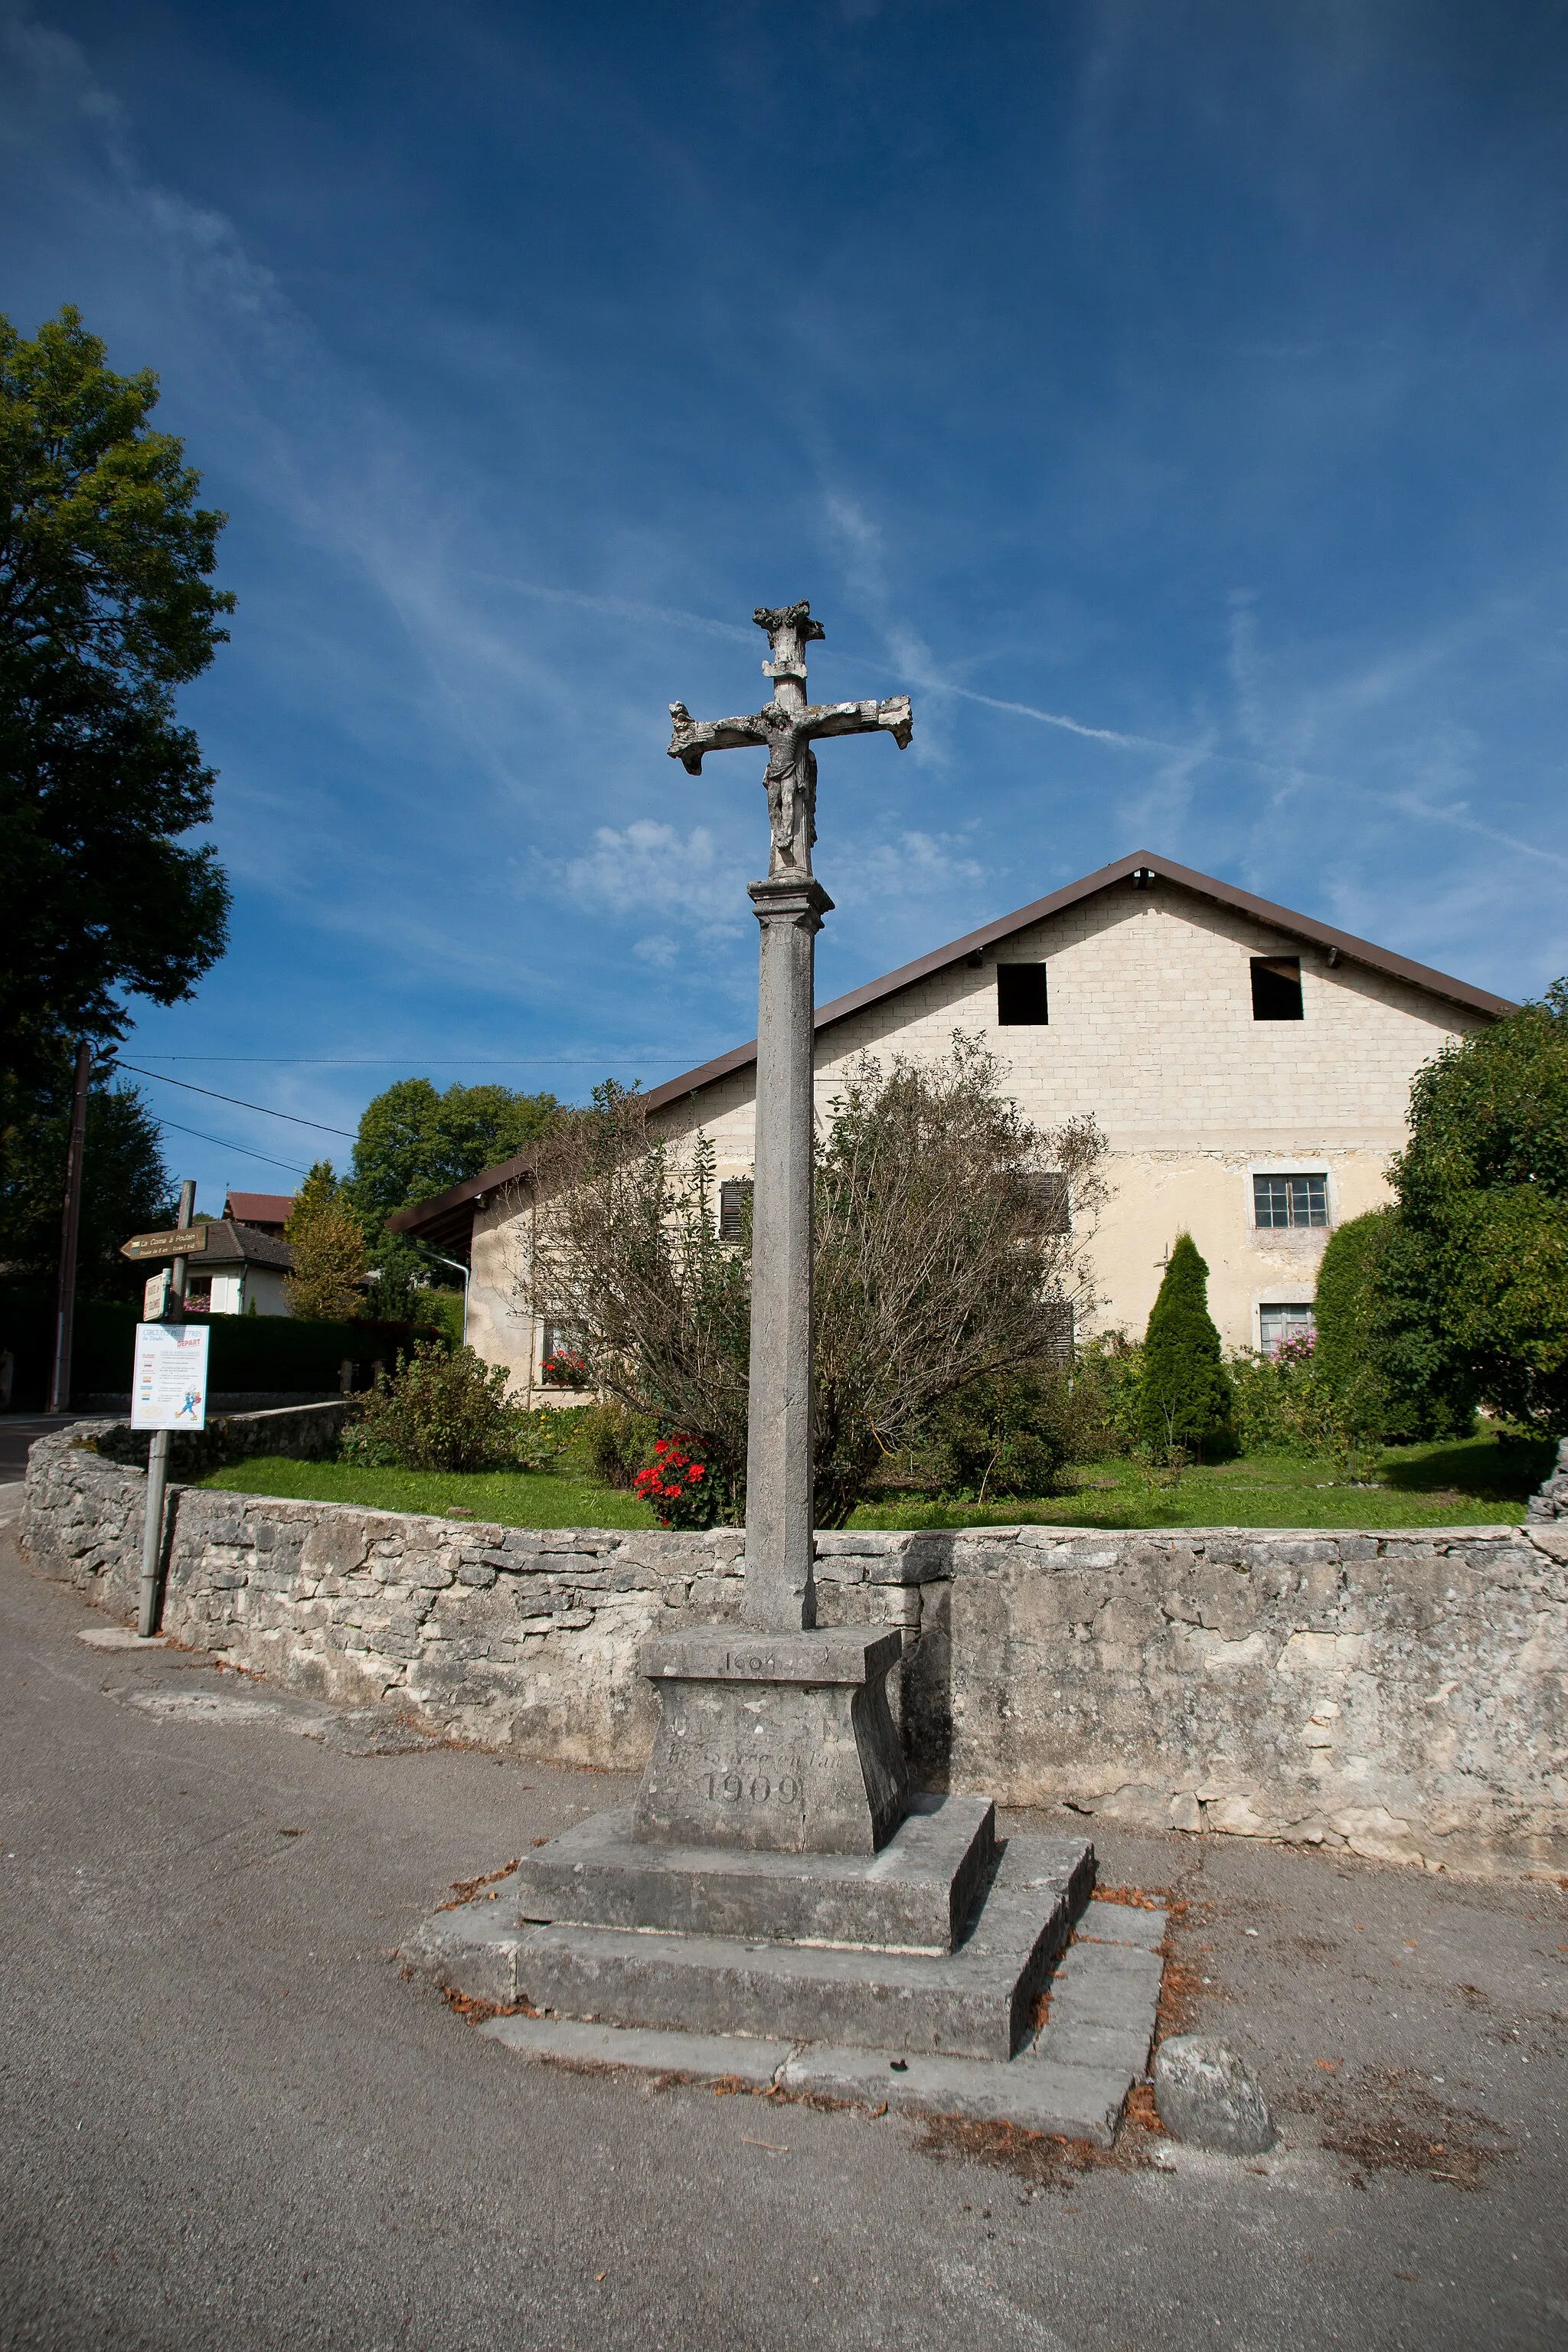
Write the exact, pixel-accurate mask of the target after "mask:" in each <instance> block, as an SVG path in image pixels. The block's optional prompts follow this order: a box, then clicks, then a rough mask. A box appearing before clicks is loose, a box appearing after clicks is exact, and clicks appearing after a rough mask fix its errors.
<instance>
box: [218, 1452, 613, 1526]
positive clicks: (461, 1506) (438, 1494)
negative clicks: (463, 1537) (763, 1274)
mask: <svg viewBox="0 0 1568 2352" xmlns="http://www.w3.org/2000/svg"><path fill="white" fill-rule="evenodd" d="M201 1484H202V1485H203V1486H221V1487H223V1488H224V1489H225V1490H226V1492H227V1493H229V1494H231V1495H287V1496H290V1497H292V1498H293V1499H294V1500H295V1501H297V1502H307V1503H363V1504H366V1505H368V1506H369V1507H370V1508H371V1509H373V1510H377V1511H428V1512H431V1513H432V1514H433V1515H434V1516H435V1517H437V1518H450V1517H459V1518H466V1519H483V1520H488V1521H489V1522H490V1523H491V1524H492V1525H494V1526H497V1527H502V1528H655V1527H657V1526H658V1520H657V1519H656V1518H655V1517H654V1515H653V1513H652V1512H651V1511H650V1510H649V1509H648V1507H647V1504H646V1503H644V1502H641V1501H639V1500H638V1498H637V1496H636V1495H628V1494H626V1493H625V1492H624V1491H623V1490H622V1489H620V1488H619V1487H616V1486H595V1485H592V1484H591V1483H590V1482H589V1481H588V1480H587V1479H580V1478H552V1477H549V1476H546V1475H544V1474H543V1473H542V1472H540V1471H533V1470H482V1471H462V1470H364V1469H361V1468H359V1467H358V1466H356V1465H352V1464H350V1463H347V1462H295V1461H292V1460H290V1459H289V1456H288V1455H286V1454H253V1455H252V1457H251V1459H250V1460H249V1461H248V1462H237V1463H236V1464H235V1465H234V1467H233V1468H232V1469H229V1470H215V1471H214V1472H213V1474H212V1475H211V1477H209V1478H204V1479H203V1480H202V1481H201Z"/></svg>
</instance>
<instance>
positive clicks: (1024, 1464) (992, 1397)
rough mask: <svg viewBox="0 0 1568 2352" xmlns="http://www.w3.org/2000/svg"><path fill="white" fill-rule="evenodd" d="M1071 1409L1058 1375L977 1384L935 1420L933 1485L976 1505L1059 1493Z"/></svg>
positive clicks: (991, 1378)
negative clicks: (1004, 1497) (1003, 1497)
mask: <svg viewBox="0 0 1568 2352" xmlns="http://www.w3.org/2000/svg"><path fill="white" fill-rule="evenodd" d="M1065 1404H1066V1384H1065V1382H1064V1381H1062V1379H1061V1378H1060V1376H1059V1375H1053V1374H1051V1373H1040V1372H1033V1371H1022V1372H994V1373H991V1374H989V1375H988V1376H987V1377H986V1378H985V1379H984V1380H978V1381H970V1382H969V1384H968V1386H967V1387H966V1388H962V1389H959V1390H958V1391H956V1392H955V1393H954V1394H953V1395H952V1396H950V1397H946V1398H944V1399H943V1401H942V1403H941V1404H940V1405H939V1406H938V1407H937V1410H936V1412H935V1413H934V1414H933V1415H932V1417H931V1424H930V1434H931V1441H932V1444H931V1456H932V1460H931V1467H932V1472H933V1479H934V1483H935V1484H936V1485H937V1486H939V1488H940V1489H941V1491H942V1493H943V1494H949V1495H952V1496H958V1497H962V1498H963V1499H964V1500H973V1501H974V1502H977V1503H984V1502H985V1501H986V1500H987V1498H988V1497H990V1496H1001V1495H1049V1494H1052V1493H1054V1492H1055V1490H1056V1486H1057V1482H1058V1477H1059V1475H1060V1472H1061V1468H1062V1465H1063V1464H1064V1462H1065V1461H1066V1460H1067V1457H1068V1433H1067V1427H1066V1413H1065V1412H1064V1407H1065Z"/></svg>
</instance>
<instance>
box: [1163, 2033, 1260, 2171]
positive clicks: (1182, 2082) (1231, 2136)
mask: <svg viewBox="0 0 1568 2352" xmlns="http://www.w3.org/2000/svg"><path fill="white" fill-rule="evenodd" d="M1154 2105H1155V2106H1156V2107H1157V2108H1158V2109H1159V2111H1160V2121H1161V2122H1162V2123H1163V2125H1164V2126H1165V2129H1166V2130H1167V2131H1168V2132H1169V2133H1170V2134H1171V2136H1172V2137H1173V2139H1184V2140H1187V2141H1190V2142H1191V2144H1192V2145H1193V2147H1207V2148H1212V2149H1214V2150H1215V2152H1216V2153H1217V2154H1219V2155H1221V2156H1261V2155H1262V2153H1263V2151H1264V2149H1265V2148H1269V2147H1273V2145H1274V2122H1273V2118H1272V2116H1270V2115H1269V2113H1268V2101H1267V2100H1266V2099H1265V2097H1264V2095H1263V2093H1262V2092H1261V2091H1260V2090H1259V2088H1258V2084H1257V2082H1256V2080H1255V2079H1254V2077H1253V2075H1252V2074H1251V2073H1250V2072H1249V2071H1248V2069H1247V2066H1246V2065H1245V2064H1244V2063H1243V2062H1242V2061H1241V2059H1239V2058H1238V2057H1237V2054H1236V2053H1235V2051H1234V2050H1232V2049H1229V2048H1228V2047H1227V2046H1226V2043H1225V2042H1211V2041H1207V2040H1205V2038H1204V2037H1203V2036H1202V2035H1201V2034H1196V2033H1178V2034H1173V2036H1172V2037H1171V2039H1170V2040H1169V2041H1168V2042H1161V2044H1160V2047H1159V2049H1158V2050H1157V2051H1156V2052H1155V2053H1154Z"/></svg>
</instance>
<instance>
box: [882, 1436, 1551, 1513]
mask: <svg viewBox="0 0 1568 2352" xmlns="http://www.w3.org/2000/svg"><path fill="white" fill-rule="evenodd" d="M1556 1458H1557V1449H1556V1446H1555V1444H1552V1442H1551V1441H1550V1440H1540V1441H1536V1440H1531V1439H1505V1440H1501V1441H1500V1440H1499V1439H1497V1438H1495V1437H1475V1438H1468V1439H1466V1440H1465V1441H1464V1442H1463V1443H1461V1444H1453V1443H1449V1444H1440V1445H1399V1446H1391V1447H1389V1448H1388V1449H1387V1450H1386V1451H1385V1452H1384V1453H1382V1454H1379V1455H1378V1457H1377V1460H1376V1465H1375V1467H1374V1468H1373V1469H1372V1470H1371V1471H1369V1472H1368V1473H1366V1474H1365V1476H1366V1483H1364V1484H1363V1483H1360V1482H1358V1481H1352V1479H1350V1478H1348V1477H1347V1476H1346V1475H1345V1473H1344V1472H1343V1471H1342V1470H1341V1469H1339V1468H1337V1467H1336V1465H1334V1464H1333V1463H1332V1462H1328V1461H1310V1460H1302V1459H1300V1458H1299V1457H1296V1456H1292V1455H1288V1454H1254V1455H1252V1456H1250V1457H1249V1458H1247V1459H1245V1460H1242V1461H1239V1462H1226V1463H1221V1464H1219V1465H1216V1466H1215V1467H1214V1468H1213V1469H1203V1468H1200V1469H1192V1470H1185V1471H1184V1472H1183V1473H1182V1475H1181V1478H1180V1480H1179V1482H1178V1483H1177V1485H1176V1486H1175V1487H1174V1488H1171V1487H1169V1486H1163V1485H1162V1484H1160V1483H1159V1481H1158V1480H1157V1479H1155V1478H1154V1477H1153V1476H1152V1474H1151V1473H1150V1472H1148V1471H1147V1470H1145V1469H1144V1468H1143V1467H1142V1465H1140V1464H1138V1463H1136V1462H1130V1461H1126V1460H1113V1461H1109V1462H1090V1463H1080V1464H1079V1465H1076V1466H1075V1467H1074V1469H1073V1470H1072V1471H1071V1473H1070V1474H1069V1475H1070V1477H1071V1479H1072V1482H1073V1488H1072V1492H1071V1493H1069V1494H1065V1495H1053V1496H1049V1497H1047V1498H1046V1499H1045V1500H1043V1501H1040V1502H1010V1501H1009V1502H1001V1503H995V1504H986V1505H984V1507H979V1506H976V1505H975V1504H973V1503H948V1502H928V1501H925V1500H923V1499H921V1498H918V1497H913V1496H911V1497H910V1498H908V1499H900V1500H899V1501H896V1502H887V1503H863V1504H862V1505H861V1506H860V1508H859V1509H858V1511H857V1512H856V1514H855V1516H854V1518H853V1519H852V1520H851V1522H850V1524H851V1526H853V1527H858V1528H963V1527H1017V1526H1019V1525H1020V1524H1026V1525H1029V1526H1034V1527H1045V1526H1049V1525H1050V1524H1051V1523H1053V1522H1056V1523H1058V1524H1066V1525H1068V1526H1069V1527H1079V1528H1082V1527H1089V1528H1203V1527H1246V1528H1430V1527H1476V1526H1499V1525H1502V1526H1507V1525H1510V1524H1517V1523H1518V1522H1519V1521H1520V1520H1521V1519H1522V1518H1523V1517H1524V1506H1525V1503H1526V1500H1527V1499H1528V1497H1529V1496H1530V1495H1531V1492H1532V1491H1533V1489H1534V1488H1535V1487H1536V1486H1539V1485H1540V1484H1541V1481H1542V1478H1544V1477H1545V1476H1546V1475H1547V1472H1548V1471H1549V1470H1550V1469H1551V1468H1552V1465H1553V1463H1554V1462H1555V1460H1556Z"/></svg>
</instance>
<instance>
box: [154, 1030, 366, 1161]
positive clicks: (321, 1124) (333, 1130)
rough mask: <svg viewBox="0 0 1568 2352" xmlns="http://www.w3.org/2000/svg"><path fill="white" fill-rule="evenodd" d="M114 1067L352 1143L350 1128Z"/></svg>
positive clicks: (179, 1080) (181, 1081)
mask: <svg viewBox="0 0 1568 2352" xmlns="http://www.w3.org/2000/svg"><path fill="white" fill-rule="evenodd" d="M171 1058H173V1057H171ZM115 1068H116V1069H119V1070H134V1071H135V1073H136V1076H138V1077H139V1078H155V1079H156V1080H157V1082H158V1084H159V1085H160V1086H161V1087H184V1090H185V1092H186V1093H187V1094H188V1095H205V1096H206V1097H207V1099H208V1101H209V1102H226V1103H233V1104H234V1105H235V1107H236V1108H237V1109H238V1110H258V1111H259V1112H260V1113H261V1116H262V1118H286V1119H288V1121H289V1124H290V1126H293V1127H316V1128H320V1129H321V1133H322V1134H323V1135H341V1136H344V1137H346V1139H348V1141H349V1142H350V1143H353V1141H354V1135H353V1129H351V1128H347V1127H329V1126H328V1125H327V1123H326V1121H325V1119H321V1118H300V1117H299V1115H298V1113H297V1112H295V1111H291V1110H272V1109H270V1108H268V1105H267V1104H266V1103H253V1102H245V1101H243V1100H242V1099H241V1097H239V1096H238V1095H220V1094H216V1093H215V1092H214V1090H213V1088H212V1087H194V1086H193V1085H192V1084H191V1082H190V1080H189V1078H166V1077H165V1076H163V1071H162V1070H144V1069H142V1066H141V1065H140V1064H139V1063H137V1062H121V1061H118V1060H117V1061H116V1063H115ZM189 1132H190V1133H191V1134H193V1135H194V1134H195V1129H194V1128H192V1129H190V1130H189ZM209 1140H210V1138H209ZM278 1165H279V1168H281V1167H282V1165H283V1162H282V1161H281V1160H279V1163H278Z"/></svg>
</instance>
